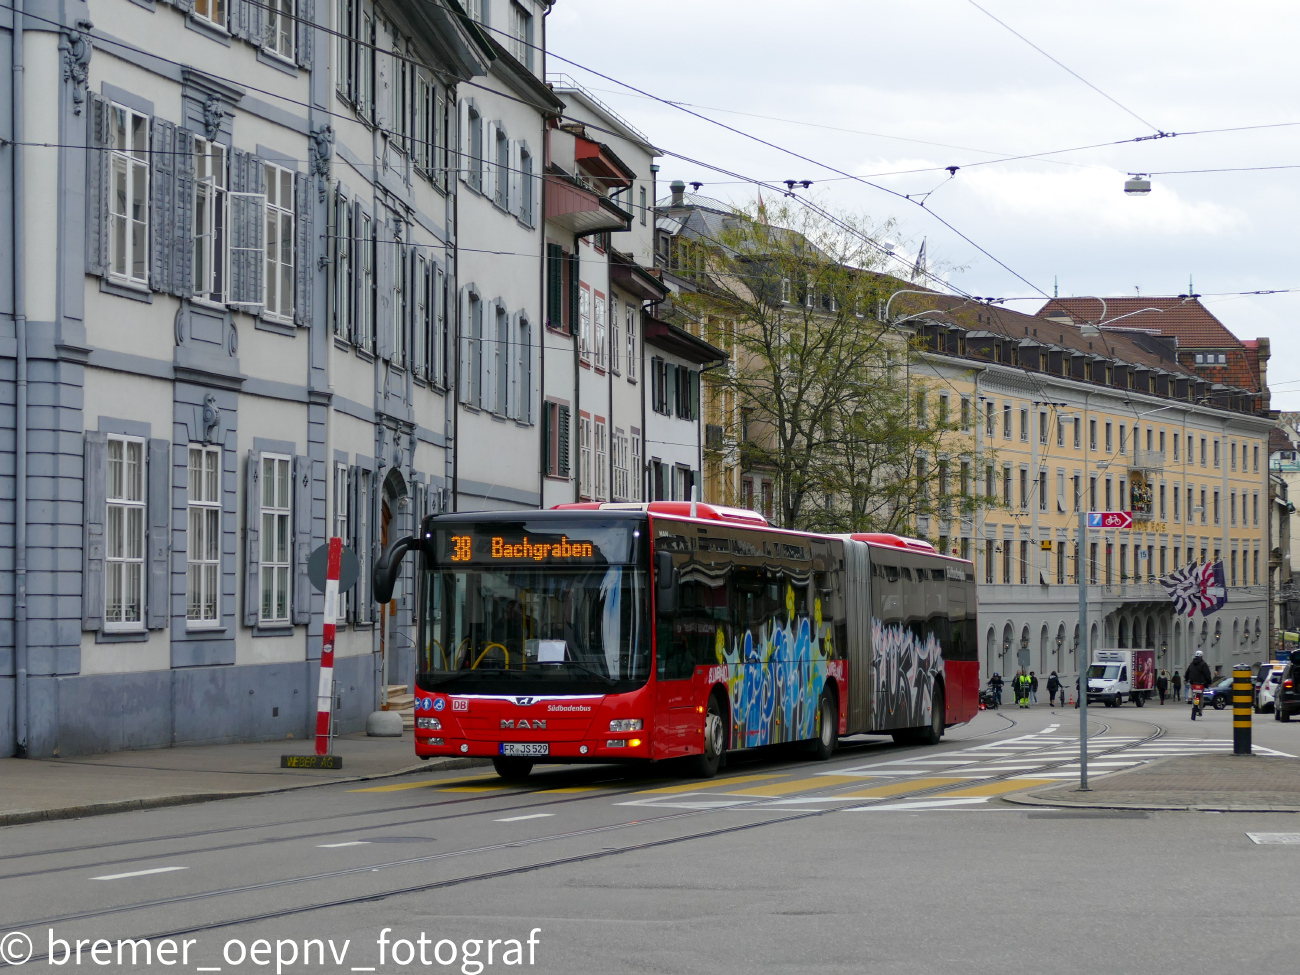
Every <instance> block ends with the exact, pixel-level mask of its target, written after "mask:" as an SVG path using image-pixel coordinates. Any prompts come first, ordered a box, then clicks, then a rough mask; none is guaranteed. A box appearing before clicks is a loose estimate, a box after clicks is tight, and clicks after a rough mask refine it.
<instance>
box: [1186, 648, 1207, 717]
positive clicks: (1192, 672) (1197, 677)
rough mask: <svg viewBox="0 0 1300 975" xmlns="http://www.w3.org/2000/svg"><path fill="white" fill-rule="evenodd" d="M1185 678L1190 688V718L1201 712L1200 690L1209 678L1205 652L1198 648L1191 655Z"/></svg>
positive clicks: (1203, 688)
mask: <svg viewBox="0 0 1300 975" xmlns="http://www.w3.org/2000/svg"><path fill="white" fill-rule="evenodd" d="M1184 677H1185V678H1186V680H1187V686H1188V687H1189V688H1190V689H1191V695H1192V720H1193V721H1195V720H1196V716H1197V715H1199V714H1201V713H1202V712H1201V691H1203V690H1205V685H1206V684H1208V683H1209V682H1210V680H1211V674H1210V665H1209V664H1207V663H1206V662H1205V654H1204V653H1203V652H1201V651H1200V650H1197V651H1196V655H1195V656H1194V657H1192V662H1191V663H1190V664H1188V665H1187V673H1186V674H1185V675H1184Z"/></svg>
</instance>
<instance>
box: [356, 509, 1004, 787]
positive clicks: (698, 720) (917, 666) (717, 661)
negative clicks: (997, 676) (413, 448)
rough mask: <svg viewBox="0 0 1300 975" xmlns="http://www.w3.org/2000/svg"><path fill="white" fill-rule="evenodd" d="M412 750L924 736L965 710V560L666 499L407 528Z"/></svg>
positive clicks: (937, 732) (378, 582) (970, 624)
mask: <svg viewBox="0 0 1300 975" xmlns="http://www.w3.org/2000/svg"><path fill="white" fill-rule="evenodd" d="M411 550H414V551H417V552H418V553H419V554H418V563H417V572H416V582H417V589H418V613H417V616H418V628H417V632H418V639H419V654H418V662H417V673H416V713H415V716H416V726H415V750H416V754H418V755H420V756H421V757H432V756H435V755H470V756H481V757H490V758H492V760H493V762H494V764H495V766H496V770H497V772H498V774H500V775H501V776H502V777H504V778H507V779H521V778H523V777H525V776H527V775H528V774H529V772H530V771H531V770H532V767H533V765H534V763H536V762H539V761H542V762H611V761H618V762H624V761H632V760H641V761H659V760H664V759H673V758H681V759H686V760H687V761H688V762H689V763H690V764H692V765H693V766H694V771H695V772H696V774H699V775H704V776H709V775H713V774H714V773H715V772H716V771H717V769H718V767H719V766H720V765H721V764H722V763H723V761H724V759H725V756H726V753H727V752H728V751H730V750H735V749H745V748H758V747H762V746H764V745H772V744H777V743H782V742H799V741H806V742H808V744H809V746H810V748H811V749H812V750H813V751H814V752H815V753H816V754H817V755H818V756H819V757H821V758H828V757H829V756H830V754H831V752H832V751H833V750H834V748H835V745H836V741H837V739H838V738H839V737H841V736H845V735H858V734H881V735H886V734H887V735H892V736H893V737H894V738H895V740H897V741H907V742H913V743H936V742H938V741H939V739H940V737H941V736H942V735H943V732H944V729H945V728H946V727H950V726H952V725H955V724H960V723H962V722H965V721H969V720H970V719H971V718H972V717H974V715H975V713H976V711H977V710H978V702H979V669H978V668H979V663H978V658H977V632H978V628H977V625H976V616H975V611H976V605H975V576H974V571H973V567H972V565H971V563H970V562H967V561H963V560H960V559H955V558H949V557H947V556H944V555H940V554H939V553H937V552H935V550H934V548H933V546H931V545H930V544H929V543H927V542H922V541H917V540H915V539H906V538H902V537H900V536H897V535H883V534H882V535H872V534H859V535H814V534H808V533H805V532H794V531H785V530H782V529H776V528H772V527H770V526H769V525H768V524H767V522H766V521H765V520H764V519H763V518H762V517H761V516H759V515H756V514H755V513H754V512H752V511H745V510H741V509H732V508H721V507H718V506H715V505H707V504H702V503H701V504H693V503H691V502H685V501H678V502H672V501H655V502H651V503H649V504H583V505H562V506H560V507H559V508H555V509H552V510H549V511H528V512H518V511H513V512H473V513H466V514H451V515H435V516H431V517H429V518H426V519H424V521H423V523H422V525H421V530H420V535H419V536H418V537H413V538H407V539H403V540H401V541H399V542H397V543H396V544H395V545H394V546H393V547H392V548H391V549H390V550H389V552H388V553H386V554H385V556H384V557H383V558H382V559H381V560H380V561H379V564H378V565H377V566H376V569H375V593H376V598H377V599H378V600H379V601H381V602H383V601H386V600H387V599H388V598H391V593H392V588H393V584H394V580H395V579H396V577H397V575H398V572H399V570H400V563H401V559H402V556H403V554H404V553H405V552H406V551H411Z"/></svg>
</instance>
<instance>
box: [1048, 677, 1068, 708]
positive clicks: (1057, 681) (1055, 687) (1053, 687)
mask: <svg viewBox="0 0 1300 975" xmlns="http://www.w3.org/2000/svg"><path fill="white" fill-rule="evenodd" d="M1057 694H1060V695H1061V703H1062V704H1064V703H1065V693H1064V691H1063V690H1062V689H1061V678H1059V677H1057V676H1056V671H1052V673H1051V674H1050V675H1048V678H1047V703H1048V704H1049V705H1051V706H1055V705H1056V695H1057Z"/></svg>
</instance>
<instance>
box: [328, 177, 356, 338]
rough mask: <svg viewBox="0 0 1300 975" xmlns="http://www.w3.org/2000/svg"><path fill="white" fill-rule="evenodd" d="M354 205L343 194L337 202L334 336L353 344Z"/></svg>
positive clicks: (354, 296)
mask: <svg viewBox="0 0 1300 975" xmlns="http://www.w3.org/2000/svg"><path fill="white" fill-rule="evenodd" d="M353 233H354V230H353V219H352V204H351V203H350V202H348V198H347V197H346V196H343V195H342V194H341V193H340V194H339V195H338V196H337V197H336V198H335V201H334V240H333V249H334V261H333V265H334V266H333V273H334V335H335V336H336V337H337V338H341V339H344V340H345V341H348V342H351V341H353V340H354V338H355V336H354V335H353V317H352V309H353V306H354V302H355V300H356V295H355V294H353V287H354V284H353V282H354V279H353V277H352V274H353V268H352V257H353V253H354V241H353Z"/></svg>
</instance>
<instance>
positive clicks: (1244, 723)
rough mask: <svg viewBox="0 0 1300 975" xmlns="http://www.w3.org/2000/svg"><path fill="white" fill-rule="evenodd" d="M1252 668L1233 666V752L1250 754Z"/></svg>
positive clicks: (1235, 753)
mask: <svg viewBox="0 0 1300 975" xmlns="http://www.w3.org/2000/svg"><path fill="white" fill-rule="evenodd" d="M1251 696H1252V695H1251V683H1250V668H1248V667H1233V668H1232V754H1234V755H1249V754H1251V747H1250V720H1251V718H1250V715H1251V711H1252V710H1253V709H1252V707H1251V705H1252V704H1253V701H1252V700H1251Z"/></svg>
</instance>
